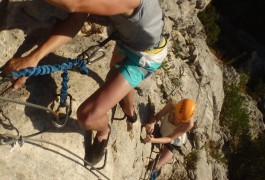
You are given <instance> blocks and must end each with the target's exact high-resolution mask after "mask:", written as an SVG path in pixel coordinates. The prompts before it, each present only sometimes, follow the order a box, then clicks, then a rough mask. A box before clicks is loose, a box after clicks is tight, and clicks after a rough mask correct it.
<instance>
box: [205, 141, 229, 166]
mask: <svg viewBox="0 0 265 180" xmlns="http://www.w3.org/2000/svg"><path fill="white" fill-rule="evenodd" d="M205 147H206V151H207V152H208V153H209V154H210V156H211V157H212V158H214V159H215V160H216V161H217V162H219V163H227V160H226V158H225V157H224V153H223V152H222V151H220V149H221V144H220V143H218V142H216V141H209V142H207V143H206V146H205Z"/></svg>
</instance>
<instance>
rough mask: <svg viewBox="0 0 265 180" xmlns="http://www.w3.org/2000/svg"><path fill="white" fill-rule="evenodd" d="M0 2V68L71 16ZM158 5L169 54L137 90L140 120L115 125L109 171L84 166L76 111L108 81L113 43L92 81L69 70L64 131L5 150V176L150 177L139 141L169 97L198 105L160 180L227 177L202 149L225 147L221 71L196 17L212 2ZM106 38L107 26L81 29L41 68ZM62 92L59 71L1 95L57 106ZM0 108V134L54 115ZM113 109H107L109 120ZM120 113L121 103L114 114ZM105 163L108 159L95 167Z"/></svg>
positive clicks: (33, 4) (44, 123)
mask: <svg viewBox="0 0 265 180" xmlns="http://www.w3.org/2000/svg"><path fill="white" fill-rule="evenodd" d="M0 3H1V4H0V12H1V14H0V15H1V18H2V20H1V22H0V23H1V24H0V29H1V31H0V49H1V53H0V66H2V65H4V64H5V63H6V62H7V61H8V60H9V59H11V58H14V57H20V56H24V55H26V54H27V53H28V52H30V51H32V50H33V49H34V48H36V46H37V45H38V44H39V43H40V42H41V41H43V40H44V39H45V38H46V37H47V36H48V33H49V31H50V29H51V27H52V26H53V25H54V24H55V22H57V21H58V20H63V19H64V18H66V17H67V13H66V12H64V11H63V10H60V9H58V8H55V7H53V6H51V5H49V4H47V3H45V2H44V1H39V0H36V1H16V0H9V2H8V3H7V1H5V0H2V1H0ZM160 3H161V5H162V7H163V9H164V12H165V21H166V24H165V32H166V33H167V34H168V35H169V40H168V45H169V54H168V56H167V58H166V60H165V62H164V63H163V65H162V67H161V68H159V69H158V70H157V71H156V72H155V73H154V74H153V75H152V76H151V77H150V78H149V79H147V80H145V81H143V82H142V83H141V84H140V85H139V88H140V90H142V94H141V93H136V95H135V109H136V110H137V112H138V117H139V118H138V121H137V122H136V123H135V124H133V125H131V124H128V123H127V122H126V121H113V122H112V123H111V127H112V132H111V136H110V142H109V145H108V153H107V159H106V166H105V167H104V168H103V169H100V170H99V171H96V170H93V168H92V169H90V168H88V169H86V168H84V167H83V162H82V160H81V159H80V158H83V157H84V143H85V142H86V141H87V138H88V133H87V132H85V131H84V129H82V128H80V126H79V125H78V123H77V121H76V119H77V118H76V110H77V108H78V106H79V105H80V104H81V103H82V102H83V101H84V100H85V99H86V98H87V97H89V96H90V95H91V94H92V93H94V92H95V91H96V90H97V89H98V88H99V87H100V86H101V85H102V84H103V83H104V80H105V78H106V75H107V72H108V71H109V61H110V58H111V52H112V50H113V48H114V42H110V43H109V44H108V45H107V46H106V47H105V52H106V56H105V58H104V59H103V60H101V61H98V62H97V63H95V64H92V65H89V75H88V76H86V75H81V74H80V73H78V72H74V71H71V72H69V78H70V80H69V84H68V86H69V94H71V95H72V97H73V99H72V114H71V118H70V119H69V122H68V124H67V125H66V127H64V128H62V129H56V128H49V129H48V130H47V131H45V132H43V133H41V134H39V135H36V136H34V138H36V139H38V140H40V141H34V143H27V141H25V142H24V143H23V142H21V145H22V146H21V147H20V146H19V145H18V144H16V145H14V146H10V145H1V146H0V149H1V157H0V167H1V172H0V176H1V178H3V179H40V180H41V179H43V180H44V179H80V180H81V179H107V178H109V179H115V180H116V179H118V180H119V179H132V180H134V179H140V178H144V177H147V176H145V175H146V172H145V166H146V165H147V164H148V157H149V156H150V153H151V145H150V144H143V143H141V141H140V139H141V137H142V136H144V129H143V128H142V124H143V123H144V122H146V121H147V120H148V117H149V116H150V114H152V111H155V112H157V111H158V110H160V109H161V108H162V107H163V106H164V105H165V103H166V102H167V101H168V100H169V99H174V100H176V101H178V100H180V99H182V98H192V99H194V100H195V101H196V103H197V107H198V108H197V110H196V113H195V120H196V123H195V127H194V128H193V129H192V131H191V132H190V133H188V142H187V143H186V144H185V145H184V146H183V147H181V150H180V152H179V154H178V155H177V156H176V158H174V160H172V162H171V164H166V165H165V166H164V167H163V169H162V173H161V175H160V177H159V179H170V178H171V179H198V180H200V179H201V180H206V179H209V180H210V179H227V178H226V167H225V165H223V164H221V163H218V162H216V161H214V160H213V158H211V157H210V156H209V155H208V153H207V149H206V148H205V144H206V143H207V142H209V141H214V142H218V143H220V144H222V142H223V140H222V136H221V131H220V127H219V113H220V111H221V107H222V103H223V98H224V92H223V67H222V65H220V64H218V62H217V59H216V58H215V56H214V55H213V54H212V53H211V51H210V50H209V48H208V47H207V45H206V43H205V34H204V31H203V27H202V25H201V23H200V21H199V20H198V18H197V13H198V12H199V11H201V10H202V9H204V8H205V6H206V5H207V4H208V3H209V1H208V0H197V1H196V0H192V1H183V0H178V1H175V0H160ZM87 26H88V25H87V24H86V27H85V28H86V29H87V28H88V27H87ZM88 29H89V28H88ZM104 37H106V31H105V29H104V31H103V32H102V33H101V34H92V35H91V36H89V37H88V36H86V34H84V33H82V32H80V33H78V35H77V36H76V37H75V38H74V39H73V40H72V41H71V42H69V43H67V44H65V45H63V46H62V47H60V48H58V49H57V50H56V51H55V52H54V53H51V54H50V55H48V56H47V57H45V58H44V60H43V61H42V63H43V64H56V63H62V62H64V61H66V60H67V58H75V57H76V56H78V55H79V54H80V53H81V52H83V51H84V50H86V49H87V48H88V47H89V46H91V45H94V44H96V43H97V42H99V41H101V40H102V39H103V38H104ZM7 86H8V85H6V86H5V85H4V84H3V85H1V86H0V87H1V88H3V89H4V88H5V87H7ZM60 88H61V72H56V73H53V74H51V75H45V76H38V77H31V78H29V79H28V80H27V83H26V85H25V86H24V87H23V88H21V89H19V90H16V91H15V90H12V91H9V92H8V93H6V94H5V95H4V96H5V97H9V98H17V99H19V100H21V101H27V102H31V103H34V104H38V105H42V106H45V107H51V108H52V107H53V105H54V104H56V103H57V102H56V101H54V99H56V98H55V97H54V94H56V93H59V92H60ZM0 90H1V92H2V89H0ZM150 103H151V104H152V105H153V109H152V108H151V107H150ZM0 106H1V113H0V134H4V133H8V134H12V135H15V136H27V135H30V134H33V133H37V132H39V131H42V130H45V129H46V128H48V127H50V125H51V120H52V118H53V116H52V115H51V114H49V113H47V112H45V111H42V110H39V109H35V108H31V107H25V106H22V105H20V104H16V103H6V102H2V101H1V104H0ZM113 112H114V111H110V112H109V116H110V117H111V116H112V115H113ZM122 116H123V113H122V111H121V109H120V107H119V106H117V108H116V113H115V117H122ZM110 122H111V121H110ZM90 135H91V134H90ZM92 135H93V134H92ZM90 138H91V137H90ZM47 142H49V143H47ZM53 143H54V144H56V145H59V146H60V147H58V146H56V145H54V144H53ZM61 147H63V148H65V149H66V150H68V151H71V152H72V153H71V152H70V153H69V152H67V151H65V149H62V148H61ZM194 149H197V150H198V149H199V151H197V150H196V152H195V155H196V157H198V158H197V160H193V161H194V165H193V166H192V165H191V164H192V162H193V161H192V159H189V158H187V157H190V156H191V154H192V153H194ZM77 156H78V157H77ZM154 156H155V154H152V157H154ZM191 157H192V156H191ZM195 159H196V158H195ZM102 165H103V161H102V162H100V163H99V165H97V166H102Z"/></svg>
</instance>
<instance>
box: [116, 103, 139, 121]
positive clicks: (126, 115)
mask: <svg viewBox="0 0 265 180" xmlns="http://www.w3.org/2000/svg"><path fill="white" fill-rule="evenodd" d="M119 104H120V107H121V109H122V111H123V113H124V115H125V117H126V118H127V121H128V122H130V123H135V122H136V121H137V114H136V112H135V111H134V110H133V113H132V114H130V115H129V114H127V111H128V110H127V109H128V108H126V107H125V104H124V103H123V101H122V100H121V101H120V102H119Z"/></svg>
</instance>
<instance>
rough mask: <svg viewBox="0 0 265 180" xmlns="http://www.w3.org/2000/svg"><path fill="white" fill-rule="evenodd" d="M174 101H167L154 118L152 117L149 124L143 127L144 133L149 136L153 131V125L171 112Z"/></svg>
mask: <svg viewBox="0 0 265 180" xmlns="http://www.w3.org/2000/svg"><path fill="white" fill-rule="evenodd" d="M175 104H176V103H175V102H174V101H169V102H168V103H167V104H166V105H165V106H164V107H163V108H162V109H161V110H160V111H159V112H158V113H156V115H155V116H153V117H152V118H151V119H150V121H149V123H148V124H146V125H145V129H146V132H148V133H149V134H151V133H152V132H153V131H154V125H155V123H157V122H158V121H160V120H161V119H162V118H163V117H164V116H165V115H166V114H168V113H169V112H170V111H172V110H173V109H174V107H175Z"/></svg>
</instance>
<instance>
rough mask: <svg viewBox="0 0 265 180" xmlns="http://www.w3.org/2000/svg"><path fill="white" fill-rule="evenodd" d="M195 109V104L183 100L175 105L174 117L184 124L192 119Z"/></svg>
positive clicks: (189, 100) (188, 100)
mask: <svg viewBox="0 0 265 180" xmlns="http://www.w3.org/2000/svg"><path fill="white" fill-rule="evenodd" d="M195 108H196V104H195V102H194V101H193V100H191V99H183V100H181V101H179V102H178V103H177V105H176V111H175V116H176V118H177V119H178V120H180V121H182V122H186V121H188V120H189V119H190V118H191V117H192V115H193V113H194V111H195Z"/></svg>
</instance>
